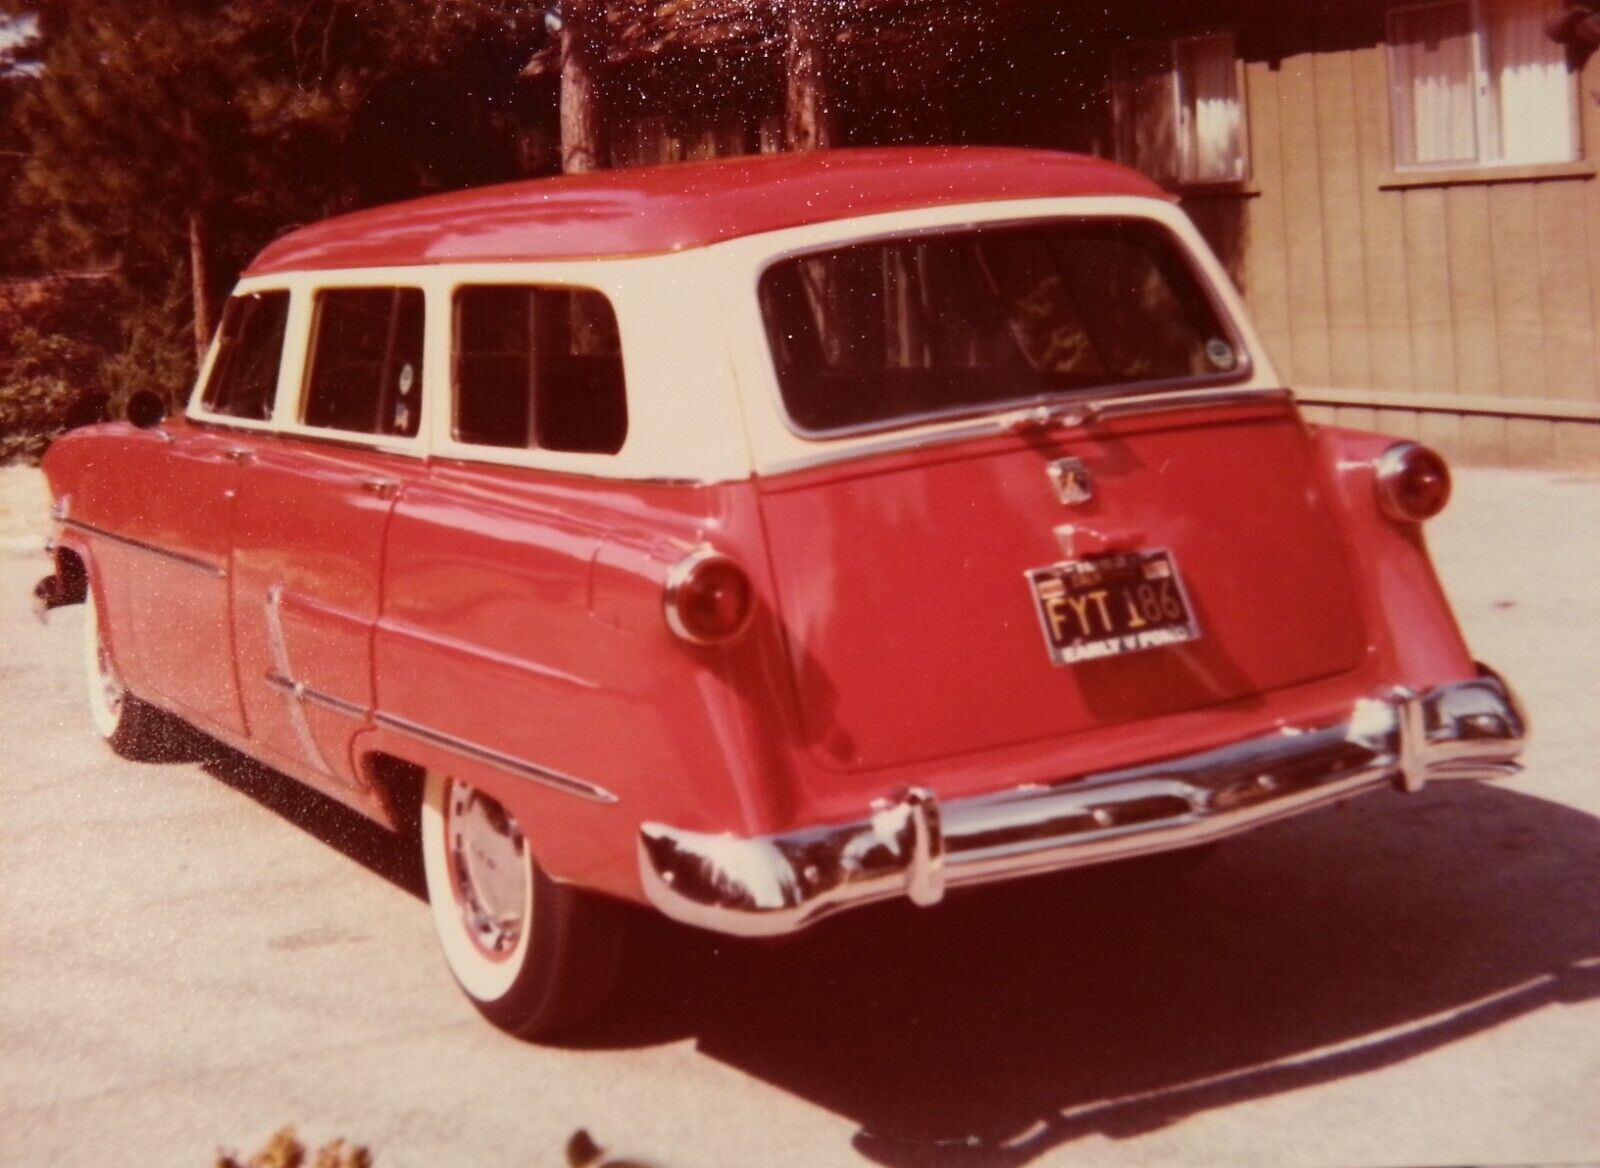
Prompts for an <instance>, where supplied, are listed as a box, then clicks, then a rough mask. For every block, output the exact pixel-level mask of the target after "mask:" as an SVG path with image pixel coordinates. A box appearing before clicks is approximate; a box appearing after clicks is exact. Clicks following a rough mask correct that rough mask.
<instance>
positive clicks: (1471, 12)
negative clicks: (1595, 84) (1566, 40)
mask: <svg viewBox="0 0 1600 1168" xmlns="http://www.w3.org/2000/svg"><path fill="white" fill-rule="evenodd" d="M1556 8H1557V5H1555V4H1553V3H1550V2H1548V0H1449V2H1448V3H1432V4H1408V5H1406V6H1404V7H1401V8H1394V9H1391V10H1390V12H1389V38H1388V39H1389V76H1390V86H1391V91H1392V96H1393V105H1394V126H1395V135H1394V138H1395V162H1396V165H1398V166H1402V167H1462V166H1495V165H1515V164H1525V163H1541V162H1572V161H1575V160H1576V159H1577V158H1578V153H1579V147H1578V117H1577V90H1576V86H1575V83H1574V79H1573V76H1572V71H1571V70H1570V69H1569V68H1568V66H1567V54H1566V50H1565V49H1564V48H1563V46H1561V45H1560V44H1558V43H1556V42H1555V41H1554V40H1552V39H1551V38H1550V37H1549V36H1548V35H1547V34H1546V32H1545V19H1546V17H1547V16H1549V15H1550V14H1551V12H1553V11H1555V10H1556Z"/></svg>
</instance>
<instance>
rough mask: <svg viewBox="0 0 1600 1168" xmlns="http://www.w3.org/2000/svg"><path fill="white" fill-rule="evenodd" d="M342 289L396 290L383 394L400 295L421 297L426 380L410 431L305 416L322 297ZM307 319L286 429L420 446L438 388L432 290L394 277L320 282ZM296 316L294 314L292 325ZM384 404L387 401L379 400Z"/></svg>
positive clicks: (421, 369) (420, 373) (421, 363)
mask: <svg viewBox="0 0 1600 1168" xmlns="http://www.w3.org/2000/svg"><path fill="white" fill-rule="evenodd" d="M340 292H387V293H390V294H391V306H390V310H389V312H390V320H389V336H388V338H387V339H386V341H385V345H384V355H383V366H382V368H381V369H380V371H379V393H380V394H384V393H385V392H386V391H385V389H384V387H383V384H382V373H383V371H384V370H386V369H387V368H388V366H389V363H390V362H391V361H392V360H393V357H394V351H395V340H396V335H395V332H396V325H397V324H398V322H399V315H400V311H401V309H400V293H402V292H415V293H416V294H417V295H418V296H419V297H421V300H422V330H421V334H420V337H419V340H420V342H421V346H420V349H419V352H418V357H417V377H418V378H419V379H420V380H421V386H420V391H419V393H418V394H417V402H416V409H417V421H416V425H415V428H414V431H413V432H412V433H411V434H391V433H388V432H380V431H373V430H349V429H343V428H341V427H338V426H318V425H312V424H311V423H309V422H307V421H306V414H307V411H308V410H309V408H310V405H311V374H312V371H313V369H314V368H315V363H316V357H317V337H318V334H319V333H320V332H321V328H322V305H323V298H324V297H325V296H327V295H329V294H330V293H340ZM305 299H306V301H307V304H306V319H305V322H304V331H303V333H302V335H303V336H304V338H305V343H304V348H303V349H302V351H301V353H300V356H299V360H298V367H297V369H296V370H295V372H296V373H297V374H298V376H297V377H296V379H295V380H296V386H295V392H294V393H293V394H292V395H291V396H292V399H293V400H292V402H291V403H289V404H290V412H289V413H288V415H287V417H286V418H285V422H286V423H287V425H285V426H282V427H280V429H283V430H284V431H285V432H292V433H296V434H302V435H317V436H322V437H326V438H330V439H334V440H337V441H343V442H355V443H359V444H361V445H373V446H384V445H387V444H389V443H404V444H415V443H417V442H419V441H420V440H421V439H422V438H423V431H424V427H425V426H426V424H427V410H428V406H427V402H428V399H429V397H431V396H432V395H433V394H434V393H436V392H437V391H436V390H430V389H429V381H430V377H429V370H428V347H429V328H428V324H429V320H430V318H431V317H432V315H433V312H434V309H433V307H432V305H431V304H430V300H431V299H432V298H431V297H430V296H429V294H428V289H427V288H426V287H425V286H423V285H422V284H420V283H415V282H410V281H407V282H401V281H395V282H392V283H384V282H382V281H378V280H366V281H361V282H356V283H333V282H327V283H322V282H319V283H316V284H315V285H314V286H313V287H311V288H310V289H309V290H308V293H307V295H306V297H305ZM293 321H294V318H293V315H292V314H291V316H290V323H291V326H292V324H293ZM379 405H380V406H381V405H382V402H381V401H380V402H379Z"/></svg>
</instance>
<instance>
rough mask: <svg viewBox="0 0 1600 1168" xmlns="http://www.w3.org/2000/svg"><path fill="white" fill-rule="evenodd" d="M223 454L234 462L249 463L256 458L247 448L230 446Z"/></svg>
mask: <svg viewBox="0 0 1600 1168" xmlns="http://www.w3.org/2000/svg"><path fill="white" fill-rule="evenodd" d="M224 453H225V454H227V456H228V457H229V458H231V459H233V461H234V462H249V461H250V460H251V459H253V458H254V457H255V456H256V452H255V451H254V450H251V449H250V447H248V446H230V447H228V449H227V450H226V451H224Z"/></svg>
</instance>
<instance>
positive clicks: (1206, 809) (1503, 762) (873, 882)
mask: <svg viewBox="0 0 1600 1168" xmlns="http://www.w3.org/2000/svg"><path fill="white" fill-rule="evenodd" d="M1526 735H1527V722H1526V718H1525V716H1524V714H1523V712H1522V707H1521V705H1520V704H1519V703H1518V701H1517V699H1516V696H1515V695H1514V694H1513V693H1512V692H1511V689H1510V687H1509V686H1507V685H1506V684H1505V682H1503V681H1502V680H1501V679H1500V678H1499V677H1498V676H1497V675H1495V674H1494V673H1492V672H1491V671H1489V670H1487V669H1485V670H1483V671H1482V673H1481V674H1480V676H1478V677H1477V678H1475V679H1474V680H1471V681H1464V682H1457V683H1454V684H1450V685H1444V686H1440V687H1438V688H1436V689H1431V690H1428V691H1427V692H1425V693H1414V692H1411V691H1409V690H1396V691H1393V692H1390V693H1388V694H1386V695H1384V696H1382V697H1378V698H1371V699H1364V700H1362V701H1359V702H1357V703H1356V704H1355V706H1354V707H1353V708H1352V709H1351V710H1350V712H1349V715H1348V716H1347V717H1346V718H1345V719H1344V720H1342V721H1339V722H1337V723H1334V724H1331V725H1322V726H1317V727H1307V728H1298V727H1286V728H1284V729H1281V730H1279V731H1277V732H1275V733H1272V734H1269V735H1266V736H1264V737H1260V738H1252V739H1247V740H1245V741H1243V742H1238V743H1234V744H1233V745H1230V746H1226V747H1222V748H1220V749H1216V750H1208V751H1205V752H1203V753H1200V754H1192V755H1187V756H1185V757H1181V758H1172V759H1165V760H1162V761H1159V762H1152V763H1147V764H1143V765H1140V766H1134V767H1127V768H1124V769H1121V770H1116V771H1109V772H1106V773H1102V774H1091V775H1081V776H1076V777H1072V778H1067V779H1063V780H1062V781H1060V782H1058V783H1051V784H1028V785H1025V786H1021V787H1016V788H1012V789H1009V790H1004V791H999V792H995V793H994V794H989V795H982V796H977V797H973V798H967V799H959V800H951V801H950V802H947V803H941V802H939V800H938V799H937V798H936V797H935V796H934V794H933V793H932V792H931V791H927V790H922V789H913V790H909V791H903V792H901V793H899V794H897V795H895V796H893V797H891V798H886V799H883V800H880V801H878V802H877V803H875V804H874V805H873V807H872V813H871V814H870V815H869V816H868V817H866V818H863V819H860V820H856V821H854V822H850V823H841V824H833V825H830V826H825V827H816V828H808V829H805V830H800V831H795V832H791V833H786V834H783V835H773V836H762V837H758V838H753V839H746V838H737V837H734V836H729V835H710V834H706V833H702V832H692V831H681V830H678V829H676V828H672V827H667V826H664V825H662V824H656V823H647V824H645V825H643V827H641V829H640V833H639V867H640V874H641V876H642V878H643V882H644V891H645V894H646V896H647V897H648V898H649V900H650V902H651V903H652V904H654V905H655V906H656V908H658V909H660V910H661V912H663V913H665V914H666V915H667V916H669V917H671V918H673V919H674V920H677V921H682V922H684V923H686V924H690V925H697V926H699V927H701V928H706V929H711V930H714V931H716V932H720V933H728V934H733V935H736V936H747V937H758V936H774V935H779V934H784V933H792V932H795V931H797V930H799V929H802V928H804V927H806V926H807V925H809V924H812V923H813V922H815V921H817V920H819V919H821V918H822V917H825V916H827V915H829V914H831V913H834V912H838V911H839V910H841V909H845V908H849V907H852V906H855V905H860V904H865V903H868V902H870V901H876V900H887V899H891V898H894V897H899V896H904V897H907V898H908V899H910V900H911V901H912V902H913V903H916V904H920V905H931V904H935V903H937V902H938V901H939V900H940V899H942V898H943V896H944V893H945V889H947V888H951V887H958V886H962V885H969V884H983V883H987V882H989V881H994V880H1004V879H1009V878H1011V877H1014V876H1025V875H1029V874H1031V873H1038V872H1053V871H1059V870H1062V869H1066V868H1076V867H1081V866H1084V865H1088V864H1097V863H1103V862H1106V861H1110V860H1120V859H1124V858H1127V857H1131V856H1141V855H1149V854H1153V853H1156V852H1164V851H1172V850H1175V849H1178V848H1185V847H1191V846H1193V845H1196V844H1201V843H1206V842H1208V841H1210V840H1215V839H1221V838H1223V837H1224V836H1229V835H1233V834H1235V833H1237V832H1242V831H1248V830H1250V829H1251V828H1255V827H1259V826H1261V825H1262V824H1264V823H1270V822H1272V821H1273V820H1277V819H1284V818H1287V817H1289V816H1291V815H1298V814H1300V813H1301V812H1304V811H1310V810H1311V809H1313V808H1315V807H1321V806H1323V805H1325V804H1328V803H1334V802H1338V801H1339V800H1342V799H1346V798H1349V797H1350V796H1352V795H1356V794H1360V793H1362V792H1364V791H1369V790H1373V789H1377V788H1380V787H1383V786H1386V785H1394V786H1397V787H1399V788H1400V789H1402V790H1406V791H1419V790H1421V789H1422V787H1423V786H1424V785H1425V784H1426V783H1428V782H1430V781H1435V780H1446V779H1475V780H1488V779H1497V778H1503V777H1506V776H1508V775H1512V774H1515V773H1516V772H1517V771H1518V770H1519V769H1520V767H1519V766H1518V765H1517V763H1516V761H1515V759H1516V757H1517V755H1518V754H1520V753H1521V751H1522V746H1523V743H1524V741H1525V739H1526Z"/></svg>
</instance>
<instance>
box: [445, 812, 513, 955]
mask: <svg viewBox="0 0 1600 1168" xmlns="http://www.w3.org/2000/svg"><path fill="white" fill-rule="evenodd" d="M448 811H449V819H448V822H447V824H446V828H445V832H446V838H447V844H448V847H449V853H450V865H451V868H452V869H453V875H454V883H455V889H456V896H457V899H458V901H459V902H460V904H461V916H462V920H463V922H464V923H465V924H466V927H467V934H468V936H470V937H471V938H472V940H473V942H474V944H476V945H477V946H478V947H479V948H480V949H482V950H483V951H484V952H485V953H488V954H489V955H491V956H495V957H499V956H504V955H506V954H509V953H510V952H511V951H512V950H513V949H515V948H516V947H517V942H518V941H520V940H521V939H522V932H523V929H524V928H526V927H527V921H526V920H525V919H524V918H525V916H526V913H527V904H528V864H527V857H526V848H527V844H526V842H525V841H524V840H523V838H522V831H521V829H520V828H519V827H518V826H517V821H516V820H515V819H513V818H512V817H511V816H510V815H509V814H508V813H507V812H506V809H505V808H504V807H502V806H500V804H499V803H497V802H496V801H495V800H493V799H491V798H490V797H489V796H487V795H485V794H483V793H482V792H480V791H475V790H473V789H472V788H471V787H467V786H463V785H462V784H460V783H452V784H451V786H450V798H449V805H448Z"/></svg>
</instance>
